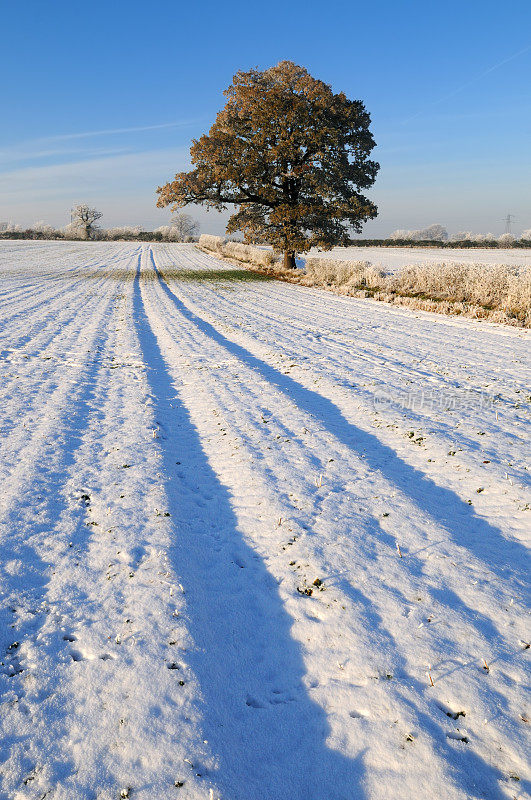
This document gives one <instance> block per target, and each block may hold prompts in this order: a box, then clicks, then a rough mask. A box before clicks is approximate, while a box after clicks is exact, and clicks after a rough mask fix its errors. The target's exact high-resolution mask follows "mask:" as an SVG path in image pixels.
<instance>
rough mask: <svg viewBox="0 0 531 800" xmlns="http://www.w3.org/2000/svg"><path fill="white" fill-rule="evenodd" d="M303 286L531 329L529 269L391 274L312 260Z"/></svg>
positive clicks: (359, 264) (433, 267) (455, 267)
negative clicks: (509, 323) (519, 325)
mask: <svg viewBox="0 0 531 800" xmlns="http://www.w3.org/2000/svg"><path fill="white" fill-rule="evenodd" d="M304 283H305V284H307V285H310V286H330V287H332V288H335V289H337V290H338V291H340V292H341V293H344V294H356V293H358V292H359V291H362V292H364V293H365V294H366V293H367V292H368V293H369V294H371V296H373V297H375V298H376V299H378V300H386V301H388V302H400V303H401V304H402V305H404V304H405V305H409V306H410V307H412V308H423V309H426V310H430V311H434V310H438V311H441V312H443V313H467V314H471V313H472V314H473V315H474V316H479V317H488V318H491V319H495V320H496V321H499V322H511V321H513V322H514V321H518V322H519V323H521V324H524V325H526V326H531V269H530V268H529V267H527V268H526V267H515V266H508V265H503V264H499V265H485V264H466V263H465V264H453V263H449V264H432V263H427V264H415V265H412V266H408V267H403V268H402V269H400V270H399V271H398V272H395V273H391V274H387V273H385V272H382V271H381V270H379V269H377V268H375V267H374V266H372V265H371V264H370V263H369V262H367V261H353V262H349V261H336V260H332V259H326V258H308V259H307V260H306V272H305V275H304Z"/></svg>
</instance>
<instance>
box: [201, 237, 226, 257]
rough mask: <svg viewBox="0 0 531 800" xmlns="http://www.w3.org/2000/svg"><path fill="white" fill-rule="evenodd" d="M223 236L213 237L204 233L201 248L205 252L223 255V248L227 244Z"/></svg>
mask: <svg viewBox="0 0 531 800" xmlns="http://www.w3.org/2000/svg"><path fill="white" fill-rule="evenodd" d="M225 241H226V240H225V239H224V238H223V236H211V235H210V234H209V233H202V234H201V236H200V237H199V247H202V248H203V249H204V250H213V251H214V252H217V253H221V248H222V247H223V245H224V244H225Z"/></svg>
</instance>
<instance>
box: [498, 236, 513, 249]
mask: <svg viewBox="0 0 531 800" xmlns="http://www.w3.org/2000/svg"><path fill="white" fill-rule="evenodd" d="M514 242H515V237H514V236H513V235H512V233H502V235H501V236H498V246H499V247H511V245H513V244H514Z"/></svg>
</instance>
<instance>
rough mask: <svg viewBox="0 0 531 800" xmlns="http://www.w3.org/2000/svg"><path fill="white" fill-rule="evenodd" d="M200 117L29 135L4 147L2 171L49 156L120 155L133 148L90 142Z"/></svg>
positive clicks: (0, 154)
mask: <svg viewBox="0 0 531 800" xmlns="http://www.w3.org/2000/svg"><path fill="white" fill-rule="evenodd" d="M197 122H199V120H196V119H189V120H180V121H174V122H163V123H160V124H157V125H140V126H132V127H128V128H105V129H100V130H92V131H77V132H73V133H61V134H55V135H53V136H46V137H39V138H38V139H29V140H27V141H25V142H21V143H17V144H16V145H13V146H12V147H4V148H3V149H2V150H0V171H2V172H4V171H5V170H6V169H13V168H14V167H17V166H18V165H20V164H21V162H33V161H39V160H46V159H57V160H60V159H65V158H74V159H77V158H99V157H104V156H111V155H117V154H122V153H128V152H131V150H132V148H131V147H123V146H121V147H119V148H117V147H106V148H95V147H94V146H92V145H89V144H88V142H90V140H91V139H96V138H97V137H104V136H105V137H113V136H124V137H127V136H128V135H131V134H136V133H144V132H150V131H161V130H171V129H178V128H186V127H188V126H190V125H194V124H197ZM83 140H87V145H86V146H77V147H76V146H74V144H72V146H70V143H75V142H82V141H83Z"/></svg>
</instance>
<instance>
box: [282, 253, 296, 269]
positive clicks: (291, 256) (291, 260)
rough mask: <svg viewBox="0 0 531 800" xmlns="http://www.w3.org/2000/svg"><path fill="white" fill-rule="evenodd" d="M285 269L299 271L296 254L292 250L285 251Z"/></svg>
mask: <svg viewBox="0 0 531 800" xmlns="http://www.w3.org/2000/svg"><path fill="white" fill-rule="evenodd" d="M284 268H285V269H297V264H296V263H295V253H294V252H293V251H292V250H285V251H284Z"/></svg>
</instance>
